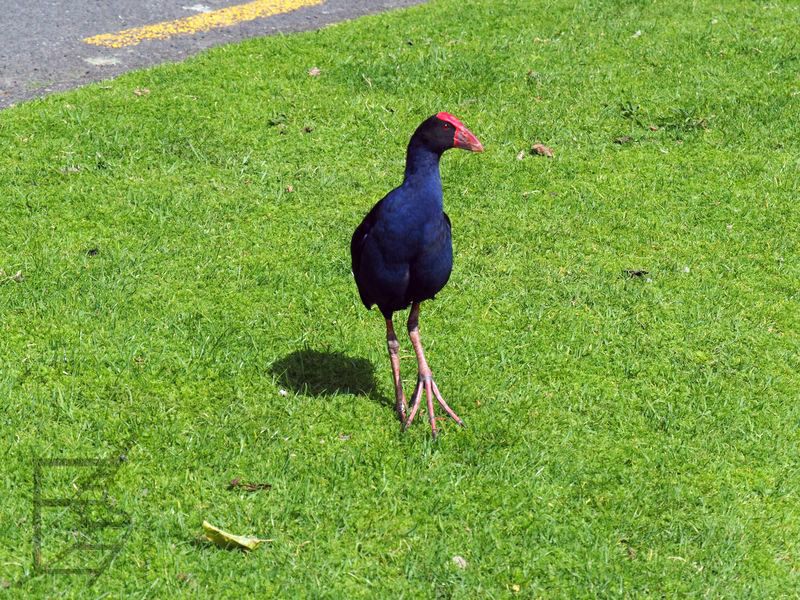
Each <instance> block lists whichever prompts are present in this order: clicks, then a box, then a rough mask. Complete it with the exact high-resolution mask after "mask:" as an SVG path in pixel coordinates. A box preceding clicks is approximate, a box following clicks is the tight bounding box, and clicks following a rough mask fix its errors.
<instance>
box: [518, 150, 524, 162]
mask: <svg viewBox="0 0 800 600" xmlns="http://www.w3.org/2000/svg"><path fill="white" fill-rule="evenodd" d="M523 158H525V150H520V151H519V154H517V160H522V159H523Z"/></svg>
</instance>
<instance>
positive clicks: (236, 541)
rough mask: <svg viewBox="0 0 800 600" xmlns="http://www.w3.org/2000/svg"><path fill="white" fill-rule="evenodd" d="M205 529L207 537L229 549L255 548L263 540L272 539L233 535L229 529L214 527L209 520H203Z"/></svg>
mask: <svg viewBox="0 0 800 600" xmlns="http://www.w3.org/2000/svg"><path fill="white" fill-rule="evenodd" d="M203 530H204V531H205V533H206V539H207V540H208V541H210V542H213V543H215V544H216V545H217V546H220V547H222V548H229V549H241V550H255V549H256V548H258V546H259V544H261V542H271V541H272V540H262V539H259V538H257V537H248V536H245V535H233V534H232V533H228V532H227V531H223V530H222V529H219V528H218V527H214V526H213V525H212V524H211V523H209V522H208V521H203Z"/></svg>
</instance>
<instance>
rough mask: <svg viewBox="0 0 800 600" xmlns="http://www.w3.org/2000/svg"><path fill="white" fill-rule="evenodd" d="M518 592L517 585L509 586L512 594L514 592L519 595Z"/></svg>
mask: <svg viewBox="0 0 800 600" xmlns="http://www.w3.org/2000/svg"><path fill="white" fill-rule="evenodd" d="M519 590H520V587H519V584H518V583H512V584H511V591H512V592H514V593H515V594H519Z"/></svg>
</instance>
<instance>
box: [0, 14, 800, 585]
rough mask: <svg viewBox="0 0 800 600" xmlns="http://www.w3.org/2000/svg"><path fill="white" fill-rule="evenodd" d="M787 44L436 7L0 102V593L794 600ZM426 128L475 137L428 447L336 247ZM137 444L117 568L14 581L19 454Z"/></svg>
mask: <svg viewBox="0 0 800 600" xmlns="http://www.w3.org/2000/svg"><path fill="white" fill-rule="evenodd" d="M799 23H800V9H799V8H798V5H797V4H796V3H794V2H790V1H786V2H751V1H745V0H731V1H729V2H725V3H717V2H711V1H710V0H709V1H705V0H697V1H695V2H682V1H679V0H673V1H662V2H645V1H634V0H628V1H619V2H600V1H591V0H582V1H579V2H573V1H571V0H570V1H568V0H558V1H536V2H534V1H531V2H511V1H501V0H487V1H477V0H440V1H436V2H432V3H431V4H429V5H425V6H421V7H417V8H413V9H410V10H407V11H403V12H396V13H391V14H385V15H380V16H375V17H370V18H365V19H360V20H358V21H355V22H349V23H344V24H341V25H338V26H335V27H331V28H327V29H325V30H322V31H319V32H313V33H306V34H302V35H292V36H285V37H281V36H279V37H271V38H265V39H259V40H253V41H249V42H246V43H243V44H239V45H234V46H228V47H223V48H218V49H215V50H212V51H210V52H207V53H204V54H202V55H200V56H198V57H196V58H193V59H191V60H189V61H187V62H186V63H183V64H180V65H168V66H163V67H159V68H155V69H152V70H148V71H143V72H138V73H132V74H129V75H126V76H123V77H120V78H119V79H117V80H115V81H113V82H107V83H104V84H101V85H93V86H89V87H87V88H84V89H81V90H77V91H74V92H70V93H66V94H59V95H54V96H50V97H48V98H46V99H44V100H37V101H33V102H30V103H26V104H23V105H20V106H18V107H15V108H13V109H10V110H6V111H3V112H2V113H0V191H2V198H3V212H2V219H0V269H3V271H4V272H5V274H6V277H8V276H9V275H13V274H14V273H16V272H17V271H22V274H23V276H24V280H23V281H22V282H15V281H11V280H8V279H6V280H5V281H4V283H3V284H0V315H1V317H2V318H1V320H0V364H2V369H1V370H0V406H2V411H1V412H0V439H2V446H0V452H1V453H2V457H3V477H2V480H0V481H2V488H1V489H0V498H2V500H1V501H0V523H2V524H3V527H2V528H0V565H2V566H1V567H0V579H2V580H4V581H6V582H12V583H13V585H12V587H11V588H10V589H9V590H6V591H5V593H6V595H9V596H14V597H23V596H26V597H30V596H39V597H45V596H47V597H62V596H64V597H73V596H76V597H77V596H86V597H98V596H101V595H102V594H104V593H107V594H108V597H122V596H126V597H142V598H144V597H164V598H172V597H176V596H180V595H186V596H197V597H211V596H212V595H216V596H217V597H234V596H237V593H236V592H235V590H240V591H241V593H242V594H244V595H245V596H247V595H256V594H258V595H262V596H263V595H265V594H266V595H282V596H286V597H293V596H311V597H342V598H344V597H353V596H355V597H456V598H479V597H507V596H514V595H517V596H520V597H531V596H543V597H564V598H574V597H596V596H603V597H618V596H657V597H675V596H693V597H694V596H697V597H699V596H704V597H714V598H716V597H729V598H741V597H760V598H775V597H780V596H788V597H796V596H797V595H798V593H800V509H798V506H799V505H798V502H799V501H800V498H798V492H800V472H799V470H800V466H798V465H800V456H798V443H800V436H799V435H798V426H800V403H798V397H799V396H800V374H798V371H799V370H800V336H799V335H798V327H799V326H800V317H799V315H800V301H799V300H800V295H799V294H800V291H799V290H800V265H799V264H798V255H799V253H800V247H798V231H800V204H798V198H800V175H798V173H799V171H798V169H799V168H800V159H798V156H800V78H799V77H798V69H800V47H799V46H798V42H797V28H798V24H799ZM637 31H641V35H639V36H635V34H636V32H637ZM314 66H318V67H319V68H320V69H321V70H322V74H321V75H320V76H319V77H310V76H308V74H307V71H308V69H310V68H311V67H314ZM142 87H145V88H148V89H149V90H150V93H149V94H145V95H141V96H138V95H136V94H134V90H135V89H136V88H142ZM439 110H448V111H450V112H453V113H454V114H456V115H458V116H459V117H460V118H462V119H463V120H464V122H465V123H466V124H467V125H468V126H469V127H470V129H471V130H472V131H474V132H475V133H476V135H478V137H479V138H480V139H481V140H482V141H483V143H484V145H485V146H486V148H487V151H486V153H484V154H482V155H470V154H467V153H458V152H451V153H449V154H448V155H446V157H445V158H444V160H443V165H442V167H443V179H444V187H445V205H446V208H447V210H448V212H449V214H450V216H451V218H452V220H453V226H454V245H455V252H456V265H455V270H454V272H453V276H452V278H451V281H450V284H449V285H448V287H447V288H446V289H445V290H444V292H443V293H442V294H440V296H439V297H438V299H437V301H435V302H429V303H426V304H425V305H423V310H422V317H421V331H422V337H423V341H424V342H425V343H426V349H427V353H428V358H429V360H430V363H431V366H432V368H433V371H434V373H435V375H436V377H437V381H438V382H439V384H440V387H441V389H442V392H443V393H444V395H445V397H446V398H447V399H448V400H449V401H450V404H451V405H452V406H453V407H454V409H455V410H456V411H457V412H459V414H460V415H461V416H462V417H463V418H464V419H465V420H466V422H467V424H468V429H466V430H464V431H460V430H457V429H456V428H454V427H452V426H449V425H448V426H446V427H445V434H444V435H443V436H441V438H440V440H439V441H438V442H436V443H433V442H431V440H430V432H429V429H428V427H427V424H426V423H425V421H424V420H422V421H420V422H418V423H417V424H416V425H415V426H414V427H413V429H412V430H411V431H409V432H408V433H406V434H401V433H400V431H399V427H398V423H397V422H396V421H395V417H394V415H393V412H392V408H391V398H392V388H391V379H390V370H389V363H388V358H387V356H386V351H385V339H384V328H383V323H382V320H381V318H380V315H379V314H378V313H377V312H376V311H373V312H371V313H367V312H366V311H364V309H363V307H362V306H361V305H360V303H359V301H358V296H357V293H356V290H355V286H354V283H353V281H352V278H351V275H350V271H349V255H348V244H349V237H350V234H351V232H352V230H353V228H354V227H355V225H356V224H357V223H358V222H359V220H360V218H361V217H362V216H363V214H364V213H365V212H366V211H367V210H368V209H369V208H370V206H371V205H372V204H373V203H374V202H375V201H376V200H378V199H379V198H380V197H381V196H382V195H383V194H384V193H385V192H386V191H388V190H389V189H391V187H393V186H394V185H396V184H397V183H398V181H399V178H400V177H401V175H402V167H403V158H404V147H405V144H406V142H407V139H408V137H409V135H410V133H411V132H412V131H413V128H414V127H415V126H416V125H417V123H418V122H419V121H421V120H422V119H423V118H424V117H426V116H428V115H429V114H431V113H434V112H436V111H439ZM651 125H652V126H656V127H657V128H658V129H656V130H651V128H650V126H651ZM306 128H308V129H311V131H306ZM622 136H628V137H630V138H631V139H630V141H628V142H627V143H622V144H618V143H615V142H614V140H615V139H617V138H620V137H622ZM535 142H543V143H545V144H547V145H548V146H550V147H552V148H553V150H554V152H555V157H554V158H553V159H547V158H544V157H536V156H530V155H529V156H526V157H525V158H524V160H517V158H516V157H517V154H518V153H519V152H520V151H521V150H528V149H529V148H530V146H531V145H532V144H533V143H535ZM287 186H292V187H293V192H287ZM95 249H96V252H90V251H93V250H95ZM625 269H644V270H647V271H649V274H648V275H646V276H644V277H637V278H630V277H626V276H625V275H623V270H625ZM398 317H401V315H398ZM397 325H398V331H402V327H401V325H402V322H401V321H399V320H398V323H397ZM401 341H402V343H403V352H404V358H403V369H404V377H405V380H406V383H407V390H410V388H411V385H412V384H413V380H414V377H415V375H416V373H415V363H414V360H413V354H412V353H411V349H410V345H409V344H408V341H407V340H406V339H403V340H401ZM281 389H285V390H287V391H288V395H286V396H283V395H281V393H280V390H281ZM348 436H349V437H348ZM129 439H133V440H134V441H133V445H132V447H131V448H130V450H129V451H128V460H127V462H126V463H125V464H124V466H123V467H122V468H121V469H120V471H119V473H118V475H117V477H116V479H115V481H114V483H113V484H111V485H109V486H108V487H109V493H110V494H111V496H112V497H113V498H114V499H115V500H116V502H117V506H118V507H119V508H120V509H122V510H125V511H127V512H128V513H130V515H131V517H132V519H133V529H132V532H131V534H130V537H129V539H128V541H127V543H126V545H125V547H124V548H123V550H122V551H121V552H120V554H119V555H118V556H117V557H116V559H115V560H114V562H113V564H112V565H111V567H110V568H109V569H108V571H107V572H105V573H104V574H103V575H102V576H101V577H100V579H99V580H98V581H97V583H96V584H95V586H94V587H92V588H91V589H90V590H89V591H87V590H86V589H85V582H86V577H83V576H71V577H68V576H57V575H41V576H37V577H30V575H31V558H30V557H31V552H32V545H31V544H32V542H31V535H32V533H31V532H32V522H31V521H32V517H31V514H32V508H31V486H32V480H33V461H34V457H35V456H44V457H59V456H62V457H76V456H86V457H103V456H105V457H110V456H114V453H115V452H116V451H117V450H116V449H117V448H119V447H121V446H122V445H123V444H125V443H126V441H127V440H129ZM234 477H240V478H242V479H243V480H245V481H253V482H269V483H271V484H272V486H273V487H272V489H271V490H270V491H261V492H257V493H247V492H244V491H229V490H228V489H226V485H227V482H228V481H229V480H230V479H232V478H234ZM48 514H49V513H48ZM204 519H207V520H209V521H211V522H212V523H214V524H215V525H217V526H220V527H223V528H225V529H228V530H230V531H232V532H234V533H242V534H256V535H259V536H260V537H269V538H273V539H274V541H273V542H271V543H268V544H266V545H265V546H263V547H261V548H259V549H258V550H256V551H254V552H252V553H251V554H249V555H243V554H241V553H239V552H230V551H224V550H220V549H217V548H215V547H213V546H209V545H206V544H203V543H200V542H198V541H197V539H198V537H199V536H200V534H201V528H200V524H201V522H202V521H203V520H204ZM47 523H50V522H49V521H48V522H47ZM47 523H46V528H45V536H46V539H50V537H51V536H56V534H55V533H53V532H52V531H51V530H50V529H49V525H47ZM45 541H46V540H45ZM454 556H462V557H464V558H465V559H466V561H467V563H468V564H467V567H466V568H465V569H460V568H458V566H456V565H455V564H454V563H453V561H452V559H453V557H454ZM237 597H238V596H237Z"/></svg>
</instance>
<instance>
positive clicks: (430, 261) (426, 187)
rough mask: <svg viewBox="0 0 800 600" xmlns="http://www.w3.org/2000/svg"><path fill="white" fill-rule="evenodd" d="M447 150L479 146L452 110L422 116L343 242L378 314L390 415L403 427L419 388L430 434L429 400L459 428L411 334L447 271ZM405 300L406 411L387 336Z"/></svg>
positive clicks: (393, 342) (393, 341) (396, 358)
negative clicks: (409, 363)
mask: <svg viewBox="0 0 800 600" xmlns="http://www.w3.org/2000/svg"><path fill="white" fill-rule="evenodd" d="M450 148H462V149H464V150H469V151H470V152H482V151H483V146H482V145H481V143H480V142H479V141H478V138H476V137H475V136H474V135H473V134H472V132H470V131H469V129H467V128H466V127H465V126H464V124H463V123H462V122H461V121H459V120H458V119H457V118H455V117H454V116H453V115H451V114H448V113H446V112H440V113H438V114H436V115H433V116H432V117H430V118H428V119H426V120H425V121H423V122H422V123H421V124H420V126H419V127H417V130H416V131H415V132H414V135H412V136H411V141H410V142H409V143H408V150H407V152H406V173H405V178H404V179H403V183H402V184H401V185H400V186H399V187H397V188H395V189H393V190H392V191H391V192H389V193H388V194H386V196H384V198H383V199H382V200H381V201H380V202H378V203H377V204H376V205H375V206H374V207H373V208H372V210H371V211H369V214H367V216H366V217H364V220H363V221H362V222H361V224H360V225H359V226H358V227H357V228H356V230H355V233H353V238H352V240H351V241H350V255H351V258H352V267H353V276H354V277H355V279H356V285H357V286H358V293H359V294H360V296H361V300H362V301H363V302H364V306H366V307H367V308H368V309H369V308H372V306H373V305H374V304H377V305H378V308H379V309H380V311H381V313H383V316H384V318H385V319H386V345H387V347H388V349H389V359H390V361H391V363H392V376H393V379H394V390H395V409H396V411H397V416H398V418H399V419H400V421H401V422H402V423H403V428H404V429H405V428H407V427H408V426H409V425H411V422H412V421H413V420H414V417H415V416H416V414H417V411H418V410H419V405H420V402H421V400H422V392H423V390H424V391H425V397H426V400H427V407H428V418H429V420H430V424H431V431H432V432H433V436H434V437H436V419H435V417H434V413H433V398H434V397H435V398H436V399H437V400H438V402H439V404H441V406H442V408H443V409H444V410H445V412H446V413H447V414H448V415H449V416H450V417H451V418H452V419H453V420H454V421H456V422H457V423H458V424H459V425H462V426H463V425H464V422H463V421H462V420H461V419H460V418H459V417H458V415H457V414H456V413H455V412H453V410H452V409H451V408H450V407H449V406H448V405H447V403H446V402H445V401H444V398H442V395H441V393H440V392H439V388H438V387H437V386H436V382H435V381H434V380H433V376H432V374H431V370H430V368H429V367H428V363H427V362H426V360H425V354H424V352H423V350H422V342H421V341H420V337H419V305H420V302H422V301H423V300H428V299H429V298H433V297H434V296H435V295H436V294H437V293H438V292H439V290H441V289H442V288H443V287H444V285H445V284H446V283H447V280H448V279H449V278H450V271H451V270H452V268H453V246H452V240H451V237H450V219H449V218H448V217H447V215H446V214H445V212H444V210H443V203H442V179H441V176H440V175H439V159H440V158H441V157H442V153H443V152H444V151H445V150H449V149H450ZM409 305H410V306H411V313H410V314H409V316H408V336H409V338H411V344H412V345H413V346H414V353H415V354H416V355H417V365H418V375H417V385H416V388H415V389H414V394H413V395H412V397H411V410H410V412H409V413H408V415H406V410H407V405H406V396H405V394H404V393H403V383H402V381H401V379H400V355H399V351H400V344H399V342H398V341H397V336H396V335H395V333H394V326H393V324H392V314H393V313H394V312H395V311H398V310H404V309H406V308H408V306H409Z"/></svg>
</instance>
